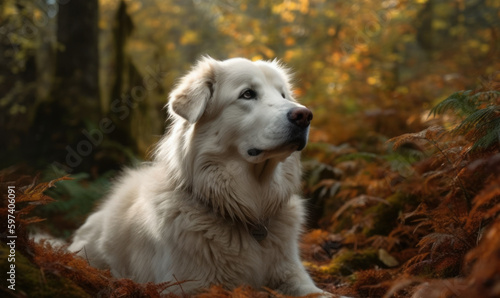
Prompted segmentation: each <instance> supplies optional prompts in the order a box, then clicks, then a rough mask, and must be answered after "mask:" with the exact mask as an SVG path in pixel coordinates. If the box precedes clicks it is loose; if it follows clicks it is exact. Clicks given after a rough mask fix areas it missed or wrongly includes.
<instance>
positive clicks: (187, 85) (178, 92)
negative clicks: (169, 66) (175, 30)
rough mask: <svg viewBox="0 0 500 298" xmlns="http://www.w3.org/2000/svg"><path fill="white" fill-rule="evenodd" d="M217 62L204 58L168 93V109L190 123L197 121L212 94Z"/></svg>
mask: <svg viewBox="0 0 500 298" xmlns="http://www.w3.org/2000/svg"><path fill="white" fill-rule="evenodd" d="M216 65H217V61H216V60H214V59H212V58H210V57H204V58H203V59H202V60H200V61H198V63H197V64H196V65H195V66H194V67H193V68H192V69H191V71H190V72H189V73H188V74H187V75H186V76H185V77H183V78H182V79H181V81H180V83H179V85H178V86H177V87H176V88H175V89H174V90H173V91H172V92H171V93H170V101H169V109H170V112H171V113H172V112H173V113H175V114H177V115H179V116H181V117H182V118H184V119H186V120H187V121H189V122H190V123H195V122H196V121H198V120H199V119H200V118H201V116H202V115H203V112H204V111H205V109H206V107H207V104H208V101H209V99H210V98H211V97H212V95H213V92H214V84H215V67H216Z"/></svg>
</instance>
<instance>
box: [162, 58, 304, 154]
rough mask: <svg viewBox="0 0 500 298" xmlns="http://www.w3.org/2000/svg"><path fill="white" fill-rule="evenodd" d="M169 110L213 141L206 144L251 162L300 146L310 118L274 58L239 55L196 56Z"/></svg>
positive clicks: (293, 149)
mask: <svg viewBox="0 0 500 298" xmlns="http://www.w3.org/2000/svg"><path fill="white" fill-rule="evenodd" d="M169 109H170V113H171V114H175V115H177V117H176V118H177V120H179V121H185V124H187V125H190V126H192V127H193V129H194V130H195V131H196V134H198V135H202V136H203V140H207V139H210V140H211V142H210V143H211V145H209V146H205V147H210V148H211V149H213V150H214V151H217V152H221V153H222V152H227V151H228V150H233V151H235V152H237V153H238V154H239V155H240V156H241V157H243V158H244V159H245V160H246V161H248V162H250V163H260V162H263V161H266V160H268V159H272V158H278V159H281V160H283V159H285V158H286V157H288V156H289V155H290V154H292V153H293V152H295V151H300V150H302V149H303V148H304V147H305V145H306V143H307V137H308V133H309V124H310V121H311V119H312V117H313V115H312V112H311V111H310V110H308V109H307V108H305V107H304V106H302V105H300V104H298V103H297V102H296V101H295V99H294V98H293V94H292V90H291V86H290V82H289V75H288V72H287V71H286V70H285V69H284V68H283V67H282V66H281V65H280V64H279V63H278V62H276V61H273V62H267V61H256V62H252V61H249V60H246V59H242V58H234V59H229V60H225V61H216V60H214V59H211V58H208V57H206V58H203V59H202V60H200V61H199V62H198V63H197V64H196V65H195V66H194V67H193V69H192V70H191V71H190V72H189V73H188V74H187V75H186V76H185V77H184V78H182V80H181V81H180V84H179V85H178V86H177V88H175V89H174V90H173V91H172V93H171V95H170V102H169ZM178 116H180V117H178ZM174 117H175V116H174ZM235 149H236V150H235Z"/></svg>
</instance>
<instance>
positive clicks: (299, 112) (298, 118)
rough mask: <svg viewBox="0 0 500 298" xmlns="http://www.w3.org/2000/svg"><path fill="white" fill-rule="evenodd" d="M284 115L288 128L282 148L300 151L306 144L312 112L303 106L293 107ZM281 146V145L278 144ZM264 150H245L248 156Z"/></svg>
mask: <svg viewBox="0 0 500 298" xmlns="http://www.w3.org/2000/svg"><path fill="white" fill-rule="evenodd" d="M286 117H287V119H288V122H289V124H288V129H287V133H286V134H287V136H286V138H285V142H284V143H283V148H288V150H289V149H291V148H293V149H294V150H296V151H301V150H302V149H304V147H305V146H306V144H307V137H308V136H309V125H310V124H311V120H312V118H313V113H312V112H311V111H310V110H309V109H307V108H304V107H295V108H292V109H290V110H289V111H288V112H287V114H286ZM280 148H281V146H280ZM263 151H264V150H262V149H258V148H251V149H249V150H248V151H247V153H248V155H249V156H258V155H260V154H261V153H262V152H263Z"/></svg>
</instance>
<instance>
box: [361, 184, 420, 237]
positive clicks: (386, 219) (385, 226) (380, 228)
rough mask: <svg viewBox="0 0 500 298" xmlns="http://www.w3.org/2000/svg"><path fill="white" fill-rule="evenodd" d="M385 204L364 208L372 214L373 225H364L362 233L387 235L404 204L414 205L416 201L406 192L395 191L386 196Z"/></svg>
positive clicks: (395, 223)
mask: <svg viewBox="0 0 500 298" xmlns="http://www.w3.org/2000/svg"><path fill="white" fill-rule="evenodd" d="M386 200H387V202H388V203H389V205H387V204H383V203H379V204H377V205H375V206H373V207H370V208H368V209H366V211H365V214H371V215H373V225H371V226H369V227H366V228H365V229H364V230H363V234H365V235H366V236H368V237H370V236H373V235H388V234H389V233H390V232H391V231H392V230H393V229H394V227H395V226H396V225H397V219H398V217H399V214H400V213H401V212H404V210H405V208H406V206H408V205H411V206H416V205H417V204H418V202H417V201H416V200H414V198H413V197H412V196H410V195H408V194H402V193H395V194H393V195H391V196H389V197H387V199H386Z"/></svg>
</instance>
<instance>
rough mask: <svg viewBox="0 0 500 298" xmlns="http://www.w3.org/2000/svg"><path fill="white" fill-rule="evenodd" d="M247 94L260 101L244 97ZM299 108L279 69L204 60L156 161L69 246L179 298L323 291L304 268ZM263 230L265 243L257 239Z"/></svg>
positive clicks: (179, 98) (175, 103)
mask: <svg viewBox="0 0 500 298" xmlns="http://www.w3.org/2000/svg"><path fill="white" fill-rule="evenodd" d="M245 88H247V89H249V88H250V89H252V90H254V91H255V93H256V96H255V97H256V98H254V99H245V98H242V97H241V93H242V92H244V90H245ZM250 95H252V94H250ZM296 107H302V106H301V105H299V104H298V103H296V102H295V100H294V99H293V95H292V91H291V86H290V83H289V75H288V73H287V71H286V70H285V69H284V68H283V67H282V66H280V64H279V63H277V62H264V61H257V62H251V61H249V60H246V59H242V58H235V59H230V60H226V61H216V60H213V59H211V58H209V57H206V58H203V59H202V60H200V61H199V62H198V64H197V65H196V66H195V67H194V68H193V69H192V70H191V72H189V73H188V74H187V75H186V76H185V77H184V78H183V79H182V80H181V82H180V84H179V85H178V86H177V88H176V89H175V90H174V91H173V92H172V93H171V95H170V102H169V111H170V114H171V122H172V125H171V128H170V132H169V133H168V134H166V136H165V137H164V138H163V139H162V140H161V141H160V143H159V145H158V148H157V150H156V153H155V158H154V160H153V161H152V162H151V163H149V164H145V165H143V166H142V167H140V168H139V169H135V170H129V171H127V172H126V173H125V174H124V175H123V176H122V177H121V179H120V180H119V181H118V182H117V183H116V184H115V186H114V188H113V190H112V192H111V195H110V196H109V198H108V199H107V200H106V201H105V202H104V203H103V205H102V206H101V207H100V208H99V210H98V211H97V212H95V213H93V214H92V215H91V216H90V217H89V218H88V219H87V221H86V223H85V224H84V225H83V226H82V227H81V228H80V229H79V230H78V231H77V232H76V234H75V237H74V240H73V243H72V245H71V246H70V248H69V249H70V250H71V251H78V253H79V255H81V256H82V257H85V258H87V259H88V260H89V262H90V264H91V265H93V266H96V267H99V268H110V269H111V272H112V273H113V275H115V276H117V277H126V278H131V279H133V280H135V281H137V282H155V283H159V282H164V281H174V280H178V281H186V282H184V283H182V285H181V286H180V287H177V286H175V287H171V288H169V289H168V290H169V291H173V292H176V293H182V292H184V293H194V292H196V291H197V290H199V289H201V288H206V287H208V286H210V285H212V284H220V285H223V286H225V287H227V288H229V289H231V288H235V287H237V286H240V285H250V286H253V287H255V288H260V287H262V286H266V287H269V288H272V289H275V290H278V291H280V292H282V293H284V294H288V295H305V294H310V293H321V292H322V291H321V290H320V289H318V288H317V287H316V286H315V285H314V283H313V281H312V280H311V278H310V277H309V275H308V274H307V272H306V271H305V269H304V267H303V265H302V264H301V261H300V259H299V249H298V238H299V234H300V232H301V226H302V223H303V219H304V207H303V200H302V199H301V198H300V197H299V196H298V195H297V193H298V191H299V185H300V176H301V167H300V160H299V154H300V153H299V152H297V151H296V150H297V149H299V150H300V149H301V148H298V147H300V145H297V143H296V142H295V143H294V142H287V138H289V137H290V133H289V125H290V121H289V120H287V112H288V111H289V110H290V109H292V108H296ZM306 138H307V132H306V134H305V139H306ZM302 145H305V143H304V144H302ZM302 147H303V146H302ZM252 148H258V149H259V150H261V151H259V152H261V153H260V154H258V153H254V154H249V149H252ZM256 227H260V228H258V229H257V230H258V231H260V232H262V230H263V228H262V227H266V228H267V230H268V234H267V237H265V238H264V239H263V240H261V241H258V240H257V238H256V237H254V236H252V233H253V232H254V231H255V229H256ZM181 287H182V288H181Z"/></svg>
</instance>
